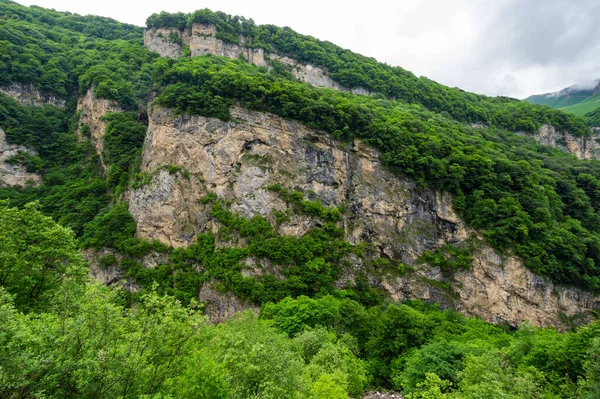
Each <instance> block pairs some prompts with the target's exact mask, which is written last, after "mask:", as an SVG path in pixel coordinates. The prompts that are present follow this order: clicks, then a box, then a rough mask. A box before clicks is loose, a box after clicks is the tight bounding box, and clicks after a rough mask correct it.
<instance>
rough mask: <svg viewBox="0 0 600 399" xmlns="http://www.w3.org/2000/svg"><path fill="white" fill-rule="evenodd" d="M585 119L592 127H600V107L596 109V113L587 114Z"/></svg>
mask: <svg viewBox="0 0 600 399" xmlns="http://www.w3.org/2000/svg"><path fill="white" fill-rule="evenodd" d="M585 119H586V121H587V123H588V125H590V126H597V127H599V126H600V107H598V108H596V109H595V110H594V111H591V112H588V113H587V114H585Z"/></svg>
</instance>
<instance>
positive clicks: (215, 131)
mask: <svg viewBox="0 0 600 399" xmlns="http://www.w3.org/2000/svg"><path fill="white" fill-rule="evenodd" d="M232 120H233V122H223V121H220V120H218V119H213V118H204V117H188V116H176V115H174V114H173V113H172V112H171V111H169V110H167V109H162V108H160V107H155V108H154V109H153V110H152V112H151V113H150V116H149V127H148V132H147V136H146V141H145V144H144V149H143V154H142V164H141V168H142V171H144V172H146V173H149V174H151V175H152V179H151V182H150V183H149V184H147V185H145V186H143V187H140V188H137V189H134V190H132V191H131V192H130V195H129V208H130V211H131V213H132V215H133V216H134V219H135V220H136V222H137V226H138V230H137V234H138V235H139V237H141V238H146V239H158V240H160V241H161V242H163V243H166V244H169V245H172V246H174V247H185V246H187V245H188V244H190V243H191V242H192V241H193V240H194V237H195V236H196V235H197V234H198V233H201V232H205V231H210V230H213V231H214V230H215V228H216V223H215V222H214V221H213V220H212V219H211V217H210V215H209V214H208V212H206V209H205V205H202V204H200V203H198V202H197V199H199V198H200V197H202V196H204V195H206V194H207V193H208V192H215V193H216V194H217V195H218V196H219V197H220V198H223V199H225V200H227V201H229V202H230V203H231V209H232V211H234V212H237V213H239V214H242V215H245V216H247V217H250V216H252V215H256V214H261V215H264V216H265V217H267V218H272V215H273V213H274V212H275V211H284V210H286V208H287V204H286V203H285V202H283V201H282V200H281V199H280V198H279V197H278V196H277V194H275V193H273V192H271V191H269V190H267V189H266V187H267V186H268V185H270V184H273V183H280V184H282V185H283V186H285V187H289V188H295V189H300V190H302V191H304V192H305V193H307V195H308V197H309V199H317V198H318V199H320V200H321V201H322V202H323V203H324V204H326V205H336V206H337V205H344V206H345V208H346V209H347V214H346V215H345V217H344V222H343V223H344V230H345V236H346V237H345V238H346V239H347V240H348V241H350V242H351V243H354V244H359V243H369V245H370V246H371V247H372V248H373V252H374V253H375V254H377V255H376V256H379V257H382V258H388V259H393V260H395V261H399V262H402V263H404V264H406V265H408V266H410V267H412V268H413V269H414V273H407V274H405V275H403V276H401V275H398V273H389V272H385V271H383V270H373V269H369V268H371V267H372V266H369V265H368V264H367V262H365V261H364V260H363V259H360V258H358V257H349V259H348V262H349V264H350V266H349V267H346V268H345V271H344V273H343V275H342V277H341V278H340V280H339V281H338V285H339V286H340V287H343V286H345V284H346V282H347V281H348V280H352V279H354V278H355V277H356V275H357V274H358V273H359V272H361V271H362V272H366V274H367V275H368V276H369V279H370V283H371V284H373V285H375V286H379V287H382V288H384V289H385V290H387V291H388V292H389V294H390V295H391V297H392V298H394V299H396V300H402V299H409V298H420V299H424V300H427V301H436V302H440V303H442V304H443V305H444V306H453V307H455V308H457V309H458V310H460V311H461V312H463V313H465V314H469V315H477V316H479V317H481V318H483V319H484V320H487V321H492V322H505V323H508V324H510V325H513V326H514V325H517V324H518V323H520V322H521V321H522V320H524V319H529V320H530V321H531V322H532V324H535V325H541V326H545V325H558V324H560V318H559V315H560V314H565V315H567V316H573V315H576V314H580V313H586V312H587V311H588V310H590V309H592V308H598V307H600V298H599V297H595V296H593V295H591V294H589V293H586V292H584V291H580V290H577V289H571V288H563V287H557V286H554V285H553V284H551V283H549V282H547V281H545V280H543V279H542V278H540V277H538V276H536V275H534V274H533V273H531V272H530V271H528V270H527V269H526V268H525V267H524V266H523V264H522V263H521V262H520V260H519V259H517V258H516V257H513V256H510V254H502V255H499V254H496V253H494V251H493V250H492V249H491V248H490V247H489V246H487V245H486V244H485V242H483V240H482V239H481V238H480V237H478V235H477V232H475V231H472V230H470V229H468V228H467V227H466V226H464V224H463V223H462V222H461V220H460V219H459V218H458V216H457V215H456V214H455V212H454V211H453V209H452V198H451V197H450V196H449V195H448V194H445V193H440V192H434V191H431V190H427V189H422V188H419V187H418V186H417V185H416V184H415V183H414V182H412V181H410V180H409V179H407V178H404V177H402V176H399V175H397V174H393V173H391V172H390V171H388V170H387V169H386V168H385V167H383V166H382V165H381V163H380V162H379V158H378V154H377V151H375V150H374V149H373V148H371V147H369V146H366V145H365V144H363V143H361V142H360V141H354V142H352V143H346V144H342V143H339V142H337V141H335V140H333V139H332V138H331V137H330V136H329V135H327V134H325V133H323V132H319V131H314V130H311V129H308V128H306V127H305V126H303V125H302V124H300V123H298V122H294V121H288V120H284V119H282V118H280V117H277V116H274V115H270V114H263V113H257V112H251V111H247V110H245V109H241V108H235V109H233V110H232ZM165 165H171V166H177V167H178V168H179V169H176V170H177V172H175V173H172V172H171V173H170V172H169V171H168V168H163V167H164V166H165ZM172 170H173V169H172ZM313 223H315V221H314V220H313V219H311V218H310V217H307V216H304V215H292V216H291V217H290V220H289V221H288V222H286V223H283V224H281V225H280V226H279V227H278V229H279V232H280V233H281V234H288V235H299V234H303V233H305V232H306V231H308V230H309V229H310V228H311V226H312V225H313ZM447 244H452V245H465V246H470V247H472V248H473V254H472V256H473V258H474V261H473V265H472V268H471V269H470V270H467V271H461V272H458V273H454V275H447V274H444V273H442V271H441V270H439V269H438V268H434V267H430V266H428V265H426V264H422V263H421V262H420V261H419V258H420V257H421V255H423V253H424V252H425V251H428V250H434V249H436V248H441V247H443V246H444V245H447ZM247 264H248V270H247V274H250V275H252V274H254V275H257V274H260V273H263V272H265V271H269V272H272V273H276V272H277V271H276V270H273V267H272V265H269V264H266V263H265V262H264V261H262V260H261V259H248V260H247ZM203 290H204V289H203ZM205 291H206V292H205V293H206V294H207V295H206V296H207V298H209V299H210V298H213V297H214V295H213V291H211V288H210V287H208V288H206V289H205ZM223 300H224V301H226V302H224V303H226V306H224V310H223V311H222V312H221V313H222V314H220V315H217V316H218V317H226V316H227V313H228V312H229V313H230V312H231V311H233V310H236V309H243V308H245V307H248V305H247V304H239V303H235V300H232V299H231V298H224V299H223ZM212 301H213V302H219V301H215V300H212Z"/></svg>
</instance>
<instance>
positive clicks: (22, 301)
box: [0, 201, 85, 312]
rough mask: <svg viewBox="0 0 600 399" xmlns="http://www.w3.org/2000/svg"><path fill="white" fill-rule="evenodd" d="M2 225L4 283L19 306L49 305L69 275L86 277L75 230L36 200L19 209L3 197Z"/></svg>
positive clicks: (28, 308)
mask: <svg viewBox="0 0 600 399" xmlns="http://www.w3.org/2000/svg"><path fill="white" fill-rule="evenodd" d="M0 226H2V230H1V231H0V285H1V286H3V287H4V288H5V289H6V291H8V292H9V293H11V294H13V295H14V298H15V299H14V303H15V306H16V307H17V309H19V310H22V311H25V312H29V311H40V310H42V309H45V308H47V305H48V301H49V300H50V298H51V296H52V294H53V293H54V292H56V290H57V289H58V288H59V287H60V285H61V283H62V282H63V281H64V280H65V279H69V278H73V279H79V280H83V279H84V278H85V277H84V276H85V269H84V268H83V261H82V258H81V255H80V254H79V252H78V249H77V244H76V241H75V237H74V234H73V232H72V231H71V230H69V229H67V228H65V227H62V226H60V225H58V224H57V223H55V222H54V221H53V220H52V219H51V218H49V217H47V216H44V215H43V214H42V213H41V212H40V211H39V206H38V205H37V204H36V203H30V204H27V205H26V206H25V208H23V209H17V208H9V207H8V206H7V203H6V202H1V201H0Z"/></svg>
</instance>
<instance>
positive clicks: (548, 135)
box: [518, 125, 600, 159]
mask: <svg viewBox="0 0 600 399" xmlns="http://www.w3.org/2000/svg"><path fill="white" fill-rule="evenodd" d="M592 131H593V134H592V135H591V136H588V137H578V136H574V135H572V134H570V133H569V132H560V131H558V130H557V129H556V128H555V127H554V126H552V125H543V126H542V127H541V128H540V129H539V130H538V131H537V132H536V133H535V134H533V135H530V134H526V133H520V132H519V133H518V134H520V135H522V136H532V137H533V138H534V139H535V141H537V142H538V143H539V144H542V145H549V146H552V147H558V148H560V149H561V150H563V151H564V152H567V153H569V154H571V155H575V156H576V157H577V158H579V159H600V131H599V130H598V129H592Z"/></svg>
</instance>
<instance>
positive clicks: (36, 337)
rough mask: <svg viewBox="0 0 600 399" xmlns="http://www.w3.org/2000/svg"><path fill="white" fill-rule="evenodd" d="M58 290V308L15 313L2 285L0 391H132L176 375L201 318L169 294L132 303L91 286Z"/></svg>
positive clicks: (101, 394) (27, 394) (111, 394)
mask: <svg viewBox="0 0 600 399" xmlns="http://www.w3.org/2000/svg"><path fill="white" fill-rule="evenodd" d="M78 291H79V290H73V289H70V290H66V291H64V292H60V293H59V294H58V295H57V298H56V301H57V306H58V308H57V309H56V312H52V313H45V314H41V315H39V316H33V315H27V316H26V315H23V314H21V313H19V312H17V311H16V310H15V309H14V307H13V305H12V303H11V301H10V298H8V297H7V296H6V295H2V293H3V291H1V289H0V332H1V333H0V337H1V338H0V340H1V343H0V367H2V373H1V374H0V395H2V396H3V397H13V395H12V394H14V393H15V392H19V395H20V397H23V398H34V397H40V396H44V397H97V398H115V397H123V398H137V397H138V395H141V394H153V393H156V392H157V391H158V390H159V388H161V386H162V384H163V382H164V381H165V379H166V378H167V377H168V376H173V375H177V374H178V371H179V370H180V367H181V360H182V358H183V357H184V355H185V354H186V353H189V352H190V351H191V350H192V348H193V346H191V345H190V344H191V340H190V338H191V337H192V336H194V335H196V334H197V331H198V329H199V328H200V327H201V326H202V325H203V319H202V318H201V317H200V316H199V315H198V314H197V313H195V312H190V310H188V309H185V308H182V307H181V306H180V305H178V304H177V303H175V301H174V300H172V299H170V298H168V297H159V296H157V295H156V294H150V295H147V296H144V297H143V298H142V300H141V301H140V302H139V303H138V305H137V306H136V309H124V308H122V307H120V306H119V305H117V304H115V300H116V292H110V291H109V289H107V288H105V287H100V286H95V285H91V286H88V287H87V288H85V290H84V292H83V293H78Z"/></svg>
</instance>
